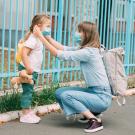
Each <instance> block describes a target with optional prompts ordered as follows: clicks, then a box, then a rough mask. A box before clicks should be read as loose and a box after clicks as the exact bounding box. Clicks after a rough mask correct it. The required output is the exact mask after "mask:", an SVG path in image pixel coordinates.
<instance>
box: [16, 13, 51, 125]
mask: <svg viewBox="0 0 135 135" xmlns="http://www.w3.org/2000/svg"><path fill="white" fill-rule="evenodd" d="M35 25H37V26H38V27H39V29H40V30H41V31H42V32H44V33H48V31H47V28H49V27H50V19H49V17H48V16H46V15H43V14H41V15H40V14H39V15H36V16H34V18H33V19H32V24H31V26H30V31H29V33H27V35H26V36H25V37H24V39H23V41H22V42H23V43H24V45H23V47H22V56H21V58H22V61H21V62H20V63H19V65H18V70H19V71H20V78H16V79H21V77H24V78H25V77H28V78H29V75H32V80H33V82H34V81H36V79H37V77H38V72H40V69H41V64H42V58H43V44H42V42H41V41H40V40H39V39H38V37H36V36H35V35H33V28H34V26H35ZM29 79H31V78H29ZM20 83H22V89H23V93H22V97H21V107H22V109H23V111H22V116H21V117H20V122H24V123H39V121H40V117H38V116H36V114H34V112H33V111H32V110H31V109H30V107H31V102H32V93H33V87H34V84H33V83H29V82H23V81H22V82H20Z"/></svg>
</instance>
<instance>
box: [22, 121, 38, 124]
mask: <svg viewBox="0 0 135 135" xmlns="http://www.w3.org/2000/svg"><path fill="white" fill-rule="evenodd" d="M20 123H27V124H39V123H40V121H39V122H36V123H33V122H26V121H20Z"/></svg>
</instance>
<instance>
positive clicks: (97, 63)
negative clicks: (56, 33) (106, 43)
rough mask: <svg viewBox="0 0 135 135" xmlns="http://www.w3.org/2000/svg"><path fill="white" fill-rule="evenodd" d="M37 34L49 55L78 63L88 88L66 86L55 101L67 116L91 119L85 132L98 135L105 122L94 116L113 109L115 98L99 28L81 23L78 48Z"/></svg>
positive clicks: (77, 38) (36, 32)
mask: <svg viewBox="0 0 135 135" xmlns="http://www.w3.org/2000/svg"><path fill="white" fill-rule="evenodd" d="M34 30H35V34H36V35H37V36H38V37H39V38H40V40H41V41H42V42H43V43H44V45H45V47H46V48H47V49H48V50H50V52H51V53H52V54H53V55H54V56H56V57H58V58H59V59H62V60H67V61H79V62H80V67H81V70H82V72H83V75H84V78H85V81H86V85H87V87H86V88H81V87H63V88H59V89H57V90H56V93H55V94H56V99H57V101H58V102H59V104H60V106H61V108H62V109H63V110H64V113H65V115H66V116H71V115H73V114H78V113H79V114H82V115H83V116H84V118H86V119H88V126H87V127H86V128H85V129H84V131H85V132H96V131H98V130H101V129H103V126H102V121H101V120H100V119H98V118H97V117H96V116H95V115H93V113H101V112H103V111H105V110H107V108H108V107H110V106H111V101H112V96H111V89H110V85H109V81H108V78H107V75H106V72H105V67H104V64H103V61H102V57H101V55H100V53H99V52H100V51H99V49H100V42H99V34H98V32H97V29H96V25H95V24H94V23H91V22H82V23H81V24H79V25H78V33H76V35H75V39H76V41H77V42H79V41H80V47H79V48H73V47H67V46H63V45H61V44H60V43H58V42H56V41H55V40H53V39H52V38H51V37H49V36H48V37H46V38H44V37H43V35H42V34H41V32H40V30H39V28H38V27H35V29H34Z"/></svg>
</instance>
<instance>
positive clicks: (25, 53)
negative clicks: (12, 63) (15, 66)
mask: <svg viewBox="0 0 135 135" xmlns="http://www.w3.org/2000/svg"><path fill="white" fill-rule="evenodd" d="M30 52H31V49H30V48H28V47H25V46H24V47H23V48H22V62H23V64H24V66H25V68H26V70H27V72H28V74H32V73H33V69H32V68H31V66H30V62H29V58H28V55H29V53H30Z"/></svg>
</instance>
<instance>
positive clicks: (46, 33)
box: [42, 27, 51, 36]
mask: <svg viewBox="0 0 135 135" xmlns="http://www.w3.org/2000/svg"><path fill="white" fill-rule="evenodd" d="M42 34H43V36H50V35H51V28H49V27H46V28H45V29H44V31H42Z"/></svg>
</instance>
